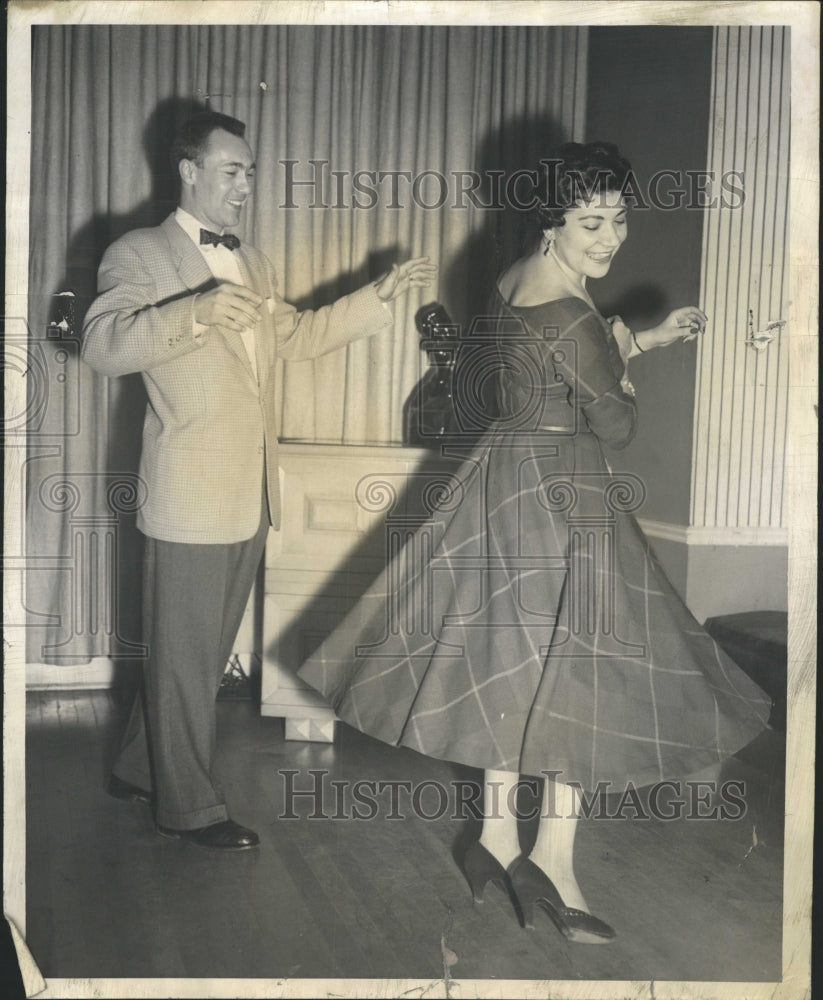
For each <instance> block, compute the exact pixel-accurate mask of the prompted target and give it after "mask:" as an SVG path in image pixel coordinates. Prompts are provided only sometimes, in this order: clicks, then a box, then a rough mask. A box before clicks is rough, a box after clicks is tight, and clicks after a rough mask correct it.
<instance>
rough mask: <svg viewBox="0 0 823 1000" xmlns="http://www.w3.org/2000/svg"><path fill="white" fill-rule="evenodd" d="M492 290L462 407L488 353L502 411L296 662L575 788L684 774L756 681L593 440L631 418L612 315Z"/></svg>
mask: <svg viewBox="0 0 823 1000" xmlns="http://www.w3.org/2000/svg"><path fill="white" fill-rule="evenodd" d="M498 305H499V309H498V313H499V316H498V318H497V319H496V320H495V321H494V322H493V324H491V326H492V329H491V330H490V331H486V333H487V334H488V335H487V336H486V337H485V339H484V334H483V331H482V330H481V331H479V336H478V338H477V346H476V347H475V348H474V351H475V354H474V357H473V361H472V362H471V363H470V364H468V365H466V366H464V367H465V369H466V371H467V373H468V374H467V375H466V378H465V382H464V385H463V387H462V388H463V393H462V397H463V398H464V399H465V400H468V403H466V404H465V405H464V407H463V413H462V416H463V418H464V423H465V424H466V425H468V424H469V423H471V420H470V418H471V415H472V413H473V412H474V409H473V404H472V403H471V400H472V399H477V398H479V396H480V389H478V388H477V387H478V386H481V387H482V383H483V380H484V379H486V378H487V377H488V375H489V372H494V374H495V378H496V380H497V382H498V385H499V393H498V395H499V403H500V408H499V413H500V416H499V417H498V419H496V420H495V421H494V422H493V423H492V425H491V426H490V427H489V428H488V429H487V430H486V431H485V433H483V434H482V436H481V438H480V440H479V441H478V442H477V443H475V444H474V445H473V446H472V447H470V448H469V447H466V446H463V448H462V456H463V459H464V460H463V462H462V464H461V465H460V467H459V469H458V471H457V472H456V474H455V475H454V477H453V478H452V480H451V481H450V482H449V483H447V484H443V483H441V484H439V486H438V484H435V483H433V484H432V488H431V489H430V490H429V500H430V506H431V510H430V514H429V516H428V517H427V518H426V519H425V520H423V519H422V518H421V519H420V521H419V522H418V523H417V524H416V525H415V526H414V529H415V530H411V529H410V527H409V524H410V522H409V521H408V520H406V521H402V523H401V522H398V524H399V526H400V528H402V530H398V532H397V533H396V534H397V539H398V541H397V544H396V545H395V546H394V549H393V550H392V551H390V556H391V558H390V560H389V562H388V565H387V567H386V569H385V570H384V572H383V573H382V574H381V576H380V577H379V578H378V579H377V580H376V581H375V582H374V584H373V585H372V586H371V588H370V589H369V590H368V592H367V593H366V594H365V595H364V597H363V598H362V599H361V600H360V601H359V602H358V603H357V605H356V606H355V607H354V608H353V609H352V610H351V612H350V613H349V614H348V615H347V617H346V618H345V619H344V621H343V622H342V623H341V625H340V626H339V627H338V628H337V629H336V630H335V631H334V632H333V633H332V635H330V636H329V637H328V638H327V639H326V640H325V641H324V642H323V644H322V645H321V646H320V647H319V649H318V650H317V651H316V652H315V653H314V654H313V655H312V656H311V657H310V659H309V660H307V662H306V663H305V664H304V665H303V667H302V668H301V670H300V671H299V676H300V677H302V678H303V680H305V681H307V682H308V683H309V684H311V685H312V686H313V687H315V688H317V689H318V690H319V691H320V692H322V693H323V694H324V695H325V697H326V698H327V699H328V701H329V702H330V704H331V705H332V707H333V708H334V710H335V712H336V713H337V715H338V717H339V718H340V719H342V720H344V721H345V722H347V723H349V724H350V725H352V726H354V727H355V728H357V729H359V730H361V731H362V732H364V733H368V734H370V735H371V736H374V737H376V738H378V739H380V740H383V741H385V742H386V743H389V744H392V745H399V746H405V747H410V748H412V749H414V750H417V751H419V752H420V753H423V754H427V755H429V756H433V757H438V758H442V759H445V760H452V761H457V762H460V763H463V764H467V765H470V766H473V767H482V768H494V769H498V770H509V771H518V772H520V773H521V774H533V775H540V774H541V772H542V771H544V770H548V771H553V772H558V775H557V780H559V781H564V782H569V781H575V782H579V783H580V785H581V786H582V787H583V788H585V789H587V790H593V789H594V788H595V787H596V785H597V784H598V782H602V781H608V782H612V783H614V784H616V785H618V784H624V783H625V782H626V781H631V782H633V783H634V784H635V785H636V786H638V787H639V786H642V785H646V784H650V783H652V782H655V781H658V780H663V779H673V778H684V777H686V776H688V775H689V774H693V773H695V772H697V771H699V770H701V769H703V768H705V767H707V766H708V765H710V764H712V763H715V762H717V761H718V760H720V759H722V758H723V757H725V756H728V755H729V754H732V753H734V752H735V751H736V750H738V749H740V748H741V747H742V746H744V745H745V744H746V743H748V742H749V741H750V740H751V739H753V737H754V736H756V735H757V734H758V732H760V731H761V730H762V729H763V728H764V726H765V725H766V724H767V720H768V714H769V707H770V705H769V699H768V697H767V696H766V695H765V694H764V693H763V692H762V691H761V690H760V688H758V687H757V686H756V685H755V684H754V683H753V682H752V681H751V680H749V678H748V677H747V676H746V674H744V673H743V672H742V671H741V670H740V668H739V667H737V665H736V664H735V663H733V662H732V661H731V660H730V659H729V658H728V657H727V656H726V655H725V654H724V653H723V652H722V650H720V649H719V647H718V646H717V645H716V643H715V642H714V640H713V639H712V638H711V637H710V636H709V635H708V634H707V633H706V632H705V631H704V630H703V629H702V628H701V627H700V625H699V624H698V622H697V621H696V620H695V618H694V617H693V616H692V615H691V614H690V612H689V611H688V610H687V608H686V607H685V606H684V604H683V603H682V601H681V600H680V598H679V597H678V595H677V594H676V592H675V591H674V589H673V588H672V586H671V584H670V583H669V582H668V580H667V579H666V576H665V574H664V572H663V570H662V568H661V567H660V565H659V563H658V562H657V560H656V559H655V557H654V555H653V554H652V552H651V551H650V549H649V546H648V543H647V541H646V539H645V537H644V536H643V534H642V532H641V531H640V529H639V527H638V525H637V523H636V521H635V519H634V516H633V513H632V512H633V511H634V510H636V509H637V508H638V507H639V506H640V504H641V503H642V500H643V498H644V495H645V494H644V486H643V483H642V482H641V481H640V480H639V479H638V478H637V477H634V476H631V475H626V474H612V472H611V471H610V470H609V467H608V465H607V464H606V462H605V459H604V457H603V453H602V450H601V441H604V442H606V443H608V444H609V445H611V446H613V447H622V446H623V445H625V444H627V443H628V442H629V441H630V440H631V438H632V436H633V434H634V430H635V420H636V409H635V402H634V399H633V394H632V390H631V386H630V384H628V383H627V382H626V380H625V365H624V363H623V361H622V359H621V357H620V354H619V351H618V349H617V345H616V343H615V341H614V338H613V336H612V334H611V329H610V327H609V324H608V323H607V322H606V321H605V320H604V319H603V318H602V317H601V316H599V315H598V314H597V313H596V312H594V311H593V310H592V309H591V308H590V307H589V305H588V304H587V303H586V302H584V301H582V300H580V299H576V298H568V299H562V300H557V301H554V302H551V303H547V304H544V305H541V306H533V307H528V308H525V307H524V308H517V309H513V308H510V307H508V306H507V305H506V304H505V303H504V302H503V301H502V299H500V300H499V303H498ZM484 344H485V347H484V346H483V345H484ZM475 390H477V391H475ZM451 453H452V454H454V455H458V454H461V446H460V445H459V444H455V445H454V446H453V447H452V449H451ZM374 485H375V486H376V487H378V492H379V486H380V484H379V482H378V483H376V484H374ZM365 500H366V501H367V500H368V497H366V498H365ZM401 542H404V544H401ZM390 548H391V547H390Z"/></svg>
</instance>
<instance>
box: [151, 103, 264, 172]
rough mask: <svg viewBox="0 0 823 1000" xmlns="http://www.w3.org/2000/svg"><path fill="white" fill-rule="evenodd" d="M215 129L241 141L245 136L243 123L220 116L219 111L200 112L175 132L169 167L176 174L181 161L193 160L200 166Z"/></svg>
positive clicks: (229, 117) (226, 116)
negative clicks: (234, 136) (229, 133)
mask: <svg viewBox="0 0 823 1000" xmlns="http://www.w3.org/2000/svg"><path fill="white" fill-rule="evenodd" d="M217 129H223V130H224V131H226V132H231V134H232V135H236V136H238V137H239V138H240V139H243V138H244V137H245V134H246V125H245V122H241V121H239V120H238V119H237V118H232V117H231V116H230V115H224V114H221V113H220V112H219V111H201V112H200V114H197V115H194V117H193V118H189V120H188V121H186V122H184V123H183V124H182V125H181V126H180V128H179V129H178V130H177V134H176V135H175V137H174V139H173V140H172V144H171V153H170V155H171V166H172V170H173V172H174V173H175V174H177V171H178V168H179V165H180V161H181V160H193V161H194V162H195V163H197V164H198V166H199V165H202V162H203V156H204V154H205V152H206V146H207V145H208V142H209V136H210V135H211V134H212V132H216V131H217Z"/></svg>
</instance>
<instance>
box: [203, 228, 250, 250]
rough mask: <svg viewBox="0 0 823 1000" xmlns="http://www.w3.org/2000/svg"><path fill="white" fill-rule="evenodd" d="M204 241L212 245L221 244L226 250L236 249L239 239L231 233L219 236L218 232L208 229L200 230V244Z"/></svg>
mask: <svg viewBox="0 0 823 1000" xmlns="http://www.w3.org/2000/svg"><path fill="white" fill-rule="evenodd" d="M204 243H209V244H211V246H213V247H217V246H220V245H221V244H222V245H223V246H224V247H226V248H227V249H228V250H236V249H237V248H238V247H239V246H240V240H238V238H237V237H236V236H235V235H234V234H233V233H226V234H225V235H223V236H221V235H220V233H213V232H212V231H211V230H210V229H201V230H200V245H201V246H203V244H204Z"/></svg>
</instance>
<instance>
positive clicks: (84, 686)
mask: <svg viewBox="0 0 823 1000" xmlns="http://www.w3.org/2000/svg"><path fill="white" fill-rule="evenodd" d="M237 656H238V658H239V659H240V665H241V666H242V668H243V670H244V672H245V674H246V675H247V676H248V677H251V676H253V675H256V674H259V672H260V657H259V656H258V654H257V653H238V654H237ZM117 670H118V666H117V661H116V660H112V659H111V657H109V656H95V657H94V658H93V659H92V660H90V661H89V662H88V663H72V664H64V665H62V666H55V665H54V664H52V663H27V664H26V690H27V691H99V690H103V689H106V688H110V687H112V686H113V685H114V681H115V678H116V676H117Z"/></svg>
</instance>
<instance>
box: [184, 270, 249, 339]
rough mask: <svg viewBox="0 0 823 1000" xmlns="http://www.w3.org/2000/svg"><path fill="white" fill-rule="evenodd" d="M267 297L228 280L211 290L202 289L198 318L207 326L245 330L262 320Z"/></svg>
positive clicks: (196, 310) (199, 321) (236, 330)
mask: <svg viewBox="0 0 823 1000" xmlns="http://www.w3.org/2000/svg"><path fill="white" fill-rule="evenodd" d="M262 303H263V300H262V299H261V298H260V296H259V295H258V294H257V292H253V291H252V290H251V289H250V288H246V286H245V285H232V284H229V283H228V282H227V283H225V284H222V285H218V286H217V288H213V289H211V291H208V292H201V293H200V294H199V295H198V296H197V299H196V300H195V303H194V319H195V322H197V323H202V324H203V325H204V326H217V327H220V328H222V329H223V330H233V331H235V332H237V333H242V332H243V330H248V329H251V327H253V326H256V325H257V323H259V322H260V319H261V316H260V312H259V311H258V310H259V307H260V306H261V305H262Z"/></svg>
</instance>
